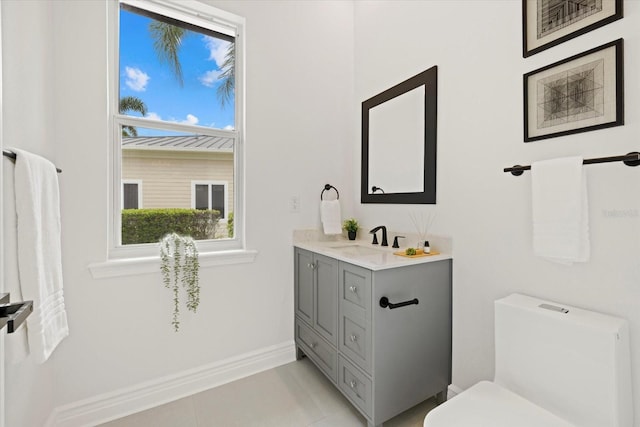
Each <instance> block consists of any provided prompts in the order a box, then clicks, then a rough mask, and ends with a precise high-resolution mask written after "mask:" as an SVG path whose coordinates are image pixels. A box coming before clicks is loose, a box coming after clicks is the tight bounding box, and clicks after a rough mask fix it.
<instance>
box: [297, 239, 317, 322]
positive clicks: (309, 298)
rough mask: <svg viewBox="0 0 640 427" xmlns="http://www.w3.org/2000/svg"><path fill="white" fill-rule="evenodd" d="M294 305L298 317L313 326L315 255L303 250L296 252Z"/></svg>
mask: <svg viewBox="0 0 640 427" xmlns="http://www.w3.org/2000/svg"><path fill="white" fill-rule="evenodd" d="M294 257H295V260H294V264H293V265H294V298H295V301H294V305H295V311H296V315H297V316H299V317H300V318H301V319H303V320H304V321H306V322H307V323H309V325H312V324H313V277H314V264H313V255H312V253H311V252H309V251H305V250H303V249H297V248H296V249H295V252H294Z"/></svg>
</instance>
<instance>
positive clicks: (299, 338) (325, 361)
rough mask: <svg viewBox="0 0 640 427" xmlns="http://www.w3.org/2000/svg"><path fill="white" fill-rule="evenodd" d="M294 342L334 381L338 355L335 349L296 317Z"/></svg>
mask: <svg viewBox="0 0 640 427" xmlns="http://www.w3.org/2000/svg"><path fill="white" fill-rule="evenodd" d="M296 342H297V343H298V345H300V346H301V347H302V348H303V350H304V352H305V353H306V355H307V356H308V357H309V358H310V359H311V360H313V361H314V362H315V364H316V365H317V366H318V367H319V368H320V369H321V370H322V371H323V372H324V373H325V375H327V376H328V377H329V378H330V379H331V381H333V382H334V383H335V382H336V373H337V369H336V367H337V356H338V354H337V352H336V350H335V349H334V348H333V347H332V346H331V345H330V344H329V343H327V342H326V341H325V340H324V339H322V338H321V337H320V335H318V334H317V333H316V332H315V331H313V330H312V329H311V328H309V327H308V326H307V325H305V324H304V323H302V322H301V321H300V320H298V319H296Z"/></svg>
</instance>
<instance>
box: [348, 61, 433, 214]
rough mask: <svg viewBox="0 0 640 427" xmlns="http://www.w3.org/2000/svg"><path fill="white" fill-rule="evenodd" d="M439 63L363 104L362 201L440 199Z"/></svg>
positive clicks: (389, 201) (424, 200)
mask: <svg viewBox="0 0 640 427" xmlns="http://www.w3.org/2000/svg"><path fill="white" fill-rule="evenodd" d="M437 85H438V67H437V66H433V67H431V68H429V69H428V70H426V71H423V72H422V73H420V74H418V75H416V76H413V77H411V78H410V79H408V80H405V81H404V82H402V83H400V84H397V85H395V86H393V87H391V88H389V89H387V90H385V91H384V92H381V93H379V94H378V95H376V96H374V97H372V98H369V99H367V100H366V101H364V102H363V103H362V180H361V193H360V194H361V196H360V201H361V202H362V203H397V204H403V203H407V204H418V203H420V204H435V203H436V136H437V132H436V121H437V101H438V88H437Z"/></svg>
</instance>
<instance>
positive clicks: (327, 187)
mask: <svg viewBox="0 0 640 427" xmlns="http://www.w3.org/2000/svg"><path fill="white" fill-rule="evenodd" d="M332 188H333V189H334V190H336V194H337V195H338V197H336V199H339V198H340V193H339V192H338V189H337V188H336V187H334V186H333V185H330V184H325V185H324V190H322V193H320V200H322V195H323V194H324V192H325V191H327V190H331V189H332Z"/></svg>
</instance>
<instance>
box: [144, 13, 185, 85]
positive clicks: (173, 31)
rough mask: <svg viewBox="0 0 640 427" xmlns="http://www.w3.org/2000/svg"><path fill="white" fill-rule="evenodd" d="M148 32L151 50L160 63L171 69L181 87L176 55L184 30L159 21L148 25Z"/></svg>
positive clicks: (178, 61) (179, 65)
mask: <svg viewBox="0 0 640 427" xmlns="http://www.w3.org/2000/svg"><path fill="white" fill-rule="evenodd" d="M149 32H150V33H151V38H152V39H153V48H154V50H155V51H156V55H158V59H159V60H160V62H165V63H167V64H168V65H169V67H171V69H172V71H173V74H174V75H175V76H176V79H178V82H179V83H180V86H182V85H183V84H184V83H183V79H182V65H181V64H180V58H178V53H179V52H180V46H182V39H183V37H184V35H185V29H184V28H180V27H176V26H175V25H171V24H167V23H165V22H160V21H152V22H151V23H150V24H149Z"/></svg>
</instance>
